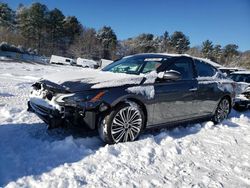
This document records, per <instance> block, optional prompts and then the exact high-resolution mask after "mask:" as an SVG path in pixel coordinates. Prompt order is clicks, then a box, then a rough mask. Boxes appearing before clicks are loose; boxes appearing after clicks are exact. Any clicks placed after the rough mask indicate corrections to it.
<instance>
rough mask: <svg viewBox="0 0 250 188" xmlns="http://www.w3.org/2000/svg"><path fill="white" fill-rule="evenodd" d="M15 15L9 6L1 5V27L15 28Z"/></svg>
mask: <svg viewBox="0 0 250 188" xmlns="http://www.w3.org/2000/svg"><path fill="white" fill-rule="evenodd" d="M14 21H15V13H14V11H13V10H12V9H11V8H9V6H8V4H6V3H0V27H7V28H13V27H14Z"/></svg>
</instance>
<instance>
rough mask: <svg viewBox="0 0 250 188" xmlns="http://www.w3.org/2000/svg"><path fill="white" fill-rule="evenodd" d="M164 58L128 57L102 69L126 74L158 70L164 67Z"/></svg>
mask: <svg viewBox="0 0 250 188" xmlns="http://www.w3.org/2000/svg"><path fill="white" fill-rule="evenodd" d="M164 60H165V59H163V58H145V57H139V58H138V57H127V58H123V59H120V60H118V61H115V62H113V63H111V64H109V65H108V66H106V67H104V68H103V69H102V71H109V72H114V73H126V74H140V73H143V74H145V73H148V72H151V71H154V70H155V71H158V70H159V69H160V68H161V67H163V62H164Z"/></svg>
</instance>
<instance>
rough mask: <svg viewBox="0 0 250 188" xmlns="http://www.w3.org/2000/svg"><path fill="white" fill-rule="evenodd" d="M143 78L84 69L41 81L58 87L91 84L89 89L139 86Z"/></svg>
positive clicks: (58, 74)
mask: <svg viewBox="0 0 250 188" xmlns="http://www.w3.org/2000/svg"><path fill="white" fill-rule="evenodd" d="M144 76H145V75H144V74H141V75H131V74H124V73H112V72H104V71H100V70H93V69H84V70H81V71H66V72H60V73H56V74H52V75H48V76H45V77H43V79H45V80H49V81H51V82H54V83H56V84H60V85H63V83H65V82H69V81H71V82H73V81H75V82H81V83H87V84H92V86H91V88H104V87H116V86H122V85H126V84H140V83H141V81H142V80H143V78H144ZM150 78H151V77H150ZM151 79H152V78H151Z"/></svg>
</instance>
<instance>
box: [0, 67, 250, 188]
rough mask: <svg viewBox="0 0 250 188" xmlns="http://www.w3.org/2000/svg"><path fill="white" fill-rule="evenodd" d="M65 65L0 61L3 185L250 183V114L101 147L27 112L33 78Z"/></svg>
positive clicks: (0, 167)
mask: <svg viewBox="0 0 250 188" xmlns="http://www.w3.org/2000/svg"><path fill="white" fill-rule="evenodd" d="M68 70H71V71H72V70H73V71H79V68H78V67H70V66H55V65H54V66H51V65H47V66H46V65H34V64H21V63H11V62H8V63H4V62H0V187H2V186H3V187H5V186H6V187H43V188H45V187H48V188H50V187H250V112H245V113H243V114H240V113H237V112H235V111H233V112H232V113H231V114H230V118H229V119H228V120H226V121H224V122H223V123H222V124H219V125H213V123H212V122H205V123H202V124H194V125H189V126H187V127H179V128H175V129H172V130H166V129H163V130H161V131H153V132H146V133H144V134H143V135H142V136H141V138H140V139H139V140H138V141H135V142H132V143H123V144H116V145H110V146H109V145H104V144H103V143H102V141H101V140H100V139H99V138H98V136H96V135H94V134H93V135H91V136H87V135H86V134H85V135H84V136H82V137H80V134H79V133H77V132H74V131H63V130H53V131H47V130H46V126H45V124H44V123H43V122H42V121H41V120H39V119H38V118H37V117H36V116H35V115H33V114H30V113H28V112H26V108H27V107H26V103H27V100H28V95H29V90H30V86H31V84H32V83H33V82H34V81H35V80H37V79H39V78H40V77H42V76H44V75H47V74H50V73H54V72H55V71H57V72H60V71H64V72H65V76H67V73H66V72H67V71H68Z"/></svg>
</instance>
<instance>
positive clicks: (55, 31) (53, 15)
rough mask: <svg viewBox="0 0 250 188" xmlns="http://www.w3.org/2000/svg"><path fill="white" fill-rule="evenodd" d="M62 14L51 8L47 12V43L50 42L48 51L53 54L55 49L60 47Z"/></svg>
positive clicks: (61, 40)
mask: <svg viewBox="0 0 250 188" xmlns="http://www.w3.org/2000/svg"><path fill="white" fill-rule="evenodd" d="M64 18H65V17H64V15H63V13H62V12H61V11H60V10H58V9H56V8H55V9H53V10H52V11H50V12H49V13H48V17H47V23H46V26H47V29H46V30H47V34H48V37H47V39H48V40H47V43H49V44H50V49H49V50H50V52H51V53H52V54H54V53H55V52H56V51H58V50H60V47H61V45H62V42H63V32H64V30H63V29H64V28H63V22H64Z"/></svg>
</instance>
